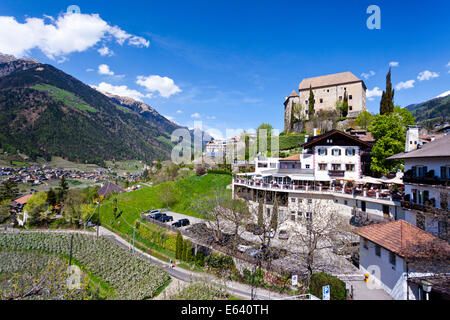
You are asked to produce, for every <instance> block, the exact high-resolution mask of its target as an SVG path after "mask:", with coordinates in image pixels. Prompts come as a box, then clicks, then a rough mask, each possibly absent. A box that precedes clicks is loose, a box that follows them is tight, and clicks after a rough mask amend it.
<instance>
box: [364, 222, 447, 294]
mask: <svg viewBox="0 0 450 320" xmlns="http://www.w3.org/2000/svg"><path fill="white" fill-rule="evenodd" d="M355 233H356V234H358V235H359V236H360V246H359V268H360V270H361V271H362V272H364V273H365V274H366V280H367V282H368V285H369V287H370V286H375V287H376V286H378V287H381V288H382V289H384V290H385V291H386V292H387V293H388V294H389V295H391V296H392V298H394V299H396V300H429V299H432V300H434V299H447V300H449V299H450V292H449V284H450V283H449V279H450V278H449V275H450V274H449V272H450V265H449V261H448V257H449V252H450V246H449V245H448V244H447V243H446V242H445V241H443V240H441V239H439V238H436V237H434V236H432V235H431V234H429V233H428V232H425V231H423V230H422V229H419V228H417V227H415V226H413V225H412V224H410V223H408V222H406V221H404V220H398V221H392V222H385V223H379V224H372V225H369V226H364V227H360V228H358V229H356V230H355ZM436 248H439V250H436ZM433 284H434V285H433ZM427 291H428V292H427Z"/></svg>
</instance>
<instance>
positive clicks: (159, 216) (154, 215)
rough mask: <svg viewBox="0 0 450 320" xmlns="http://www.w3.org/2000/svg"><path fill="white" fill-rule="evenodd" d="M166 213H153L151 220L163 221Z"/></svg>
mask: <svg viewBox="0 0 450 320" xmlns="http://www.w3.org/2000/svg"><path fill="white" fill-rule="evenodd" d="M165 215H166V214H165V213H152V214H151V215H150V218H152V219H155V220H159V219H161V217H163V216H165Z"/></svg>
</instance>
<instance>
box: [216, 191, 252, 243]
mask: <svg viewBox="0 0 450 320" xmlns="http://www.w3.org/2000/svg"><path fill="white" fill-rule="evenodd" d="M223 206H224V210H223V215H222V218H223V219H224V220H226V221H228V222H230V224H231V225H232V228H233V230H234V241H233V245H232V246H233V250H234V249H236V245H237V243H238V239H239V229H241V230H243V229H244V228H241V227H244V226H245V225H246V224H247V223H248V221H249V219H250V216H251V214H250V210H249V208H248V205H247V203H246V202H245V201H243V200H241V199H231V200H229V201H227V202H224V204H223Z"/></svg>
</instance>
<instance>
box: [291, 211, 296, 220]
mask: <svg viewBox="0 0 450 320" xmlns="http://www.w3.org/2000/svg"><path fill="white" fill-rule="evenodd" d="M291 220H292V221H295V212H294V211H291Z"/></svg>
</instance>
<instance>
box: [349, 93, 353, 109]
mask: <svg viewBox="0 0 450 320" xmlns="http://www.w3.org/2000/svg"><path fill="white" fill-rule="evenodd" d="M348 99H349V100H352V99H353V96H352V95H349V96H348ZM350 108H351V107H350ZM350 110H352V109H350Z"/></svg>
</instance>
